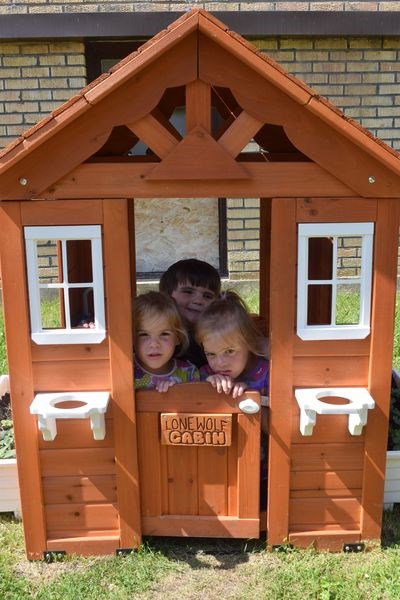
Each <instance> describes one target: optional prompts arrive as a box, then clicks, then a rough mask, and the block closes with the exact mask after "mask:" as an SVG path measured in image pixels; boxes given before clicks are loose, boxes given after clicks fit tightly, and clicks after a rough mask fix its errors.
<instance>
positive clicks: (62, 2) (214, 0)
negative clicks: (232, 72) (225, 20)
mask: <svg viewBox="0 0 400 600" xmlns="http://www.w3.org/2000/svg"><path fill="white" fill-rule="evenodd" d="M192 7H200V8H205V9H206V10H210V11H213V10H214V11H219V10H233V11H237V10H243V11H247V10H276V11H292V10H302V11H326V12H329V11H346V10H347V11H352V12H353V11H361V10H362V11H393V10H400V1H396V0H386V1H385V0H383V1H375V2H374V1H370V0H353V1H352V0H350V1H348V0H347V1H340V0H336V1H335V0H329V1H328V0H319V1H312V0H311V1H300V0H299V1H294V0H271V1H269V2H266V1H265V0H252V1H251V2H241V1H238V2H233V1H232V0H208V1H204V0H169V1H168V0H148V1H147V2H143V1H141V0H131V2H128V1H127V0H96V2H93V1H92V0H25V1H24V0H0V14H1V13H3V14H7V13H8V14H33V13H50V12H52V13H72V12H133V11H136V12H140V11H151V10H153V11H180V10H186V9H187V8H192Z"/></svg>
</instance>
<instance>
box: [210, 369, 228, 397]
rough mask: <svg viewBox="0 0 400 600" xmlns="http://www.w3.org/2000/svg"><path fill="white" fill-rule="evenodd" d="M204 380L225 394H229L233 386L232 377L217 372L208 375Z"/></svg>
mask: <svg viewBox="0 0 400 600" xmlns="http://www.w3.org/2000/svg"><path fill="white" fill-rule="evenodd" d="M206 381H208V382H209V383H211V385H212V386H213V387H214V388H215V389H216V390H217V392H218V393H219V394H220V393H221V392H224V393H225V394H230V392H231V389H232V386H233V379H232V377H229V375H220V374H219V373H215V375H209V376H208V377H207V379H206Z"/></svg>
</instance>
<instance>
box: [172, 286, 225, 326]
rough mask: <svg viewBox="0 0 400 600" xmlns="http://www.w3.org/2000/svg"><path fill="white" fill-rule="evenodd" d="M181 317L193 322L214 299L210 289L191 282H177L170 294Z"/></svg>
mask: <svg viewBox="0 0 400 600" xmlns="http://www.w3.org/2000/svg"><path fill="white" fill-rule="evenodd" d="M171 296H172V298H173V299H174V300H175V302H176V305H177V307H178V310H179V313H180V315H181V317H183V318H184V319H185V320H186V321H188V322H189V323H195V322H196V321H197V319H198V318H199V316H200V315H201V313H202V312H203V310H204V309H205V308H207V306H208V305H209V304H210V303H211V302H212V301H213V300H214V298H215V294H214V292H213V291H212V290H210V289H209V288H206V287H202V286H200V285H192V284H191V283H188V282H186V283H179V284H178V287H177V288H176V290H174V291H173V292H172V294H171Z"/></svg>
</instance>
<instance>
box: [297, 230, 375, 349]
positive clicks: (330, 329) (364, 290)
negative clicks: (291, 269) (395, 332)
mask: <svg viewBox="0 0 400 600" xmlns="http://www.w3.org/2000/svg"><path fill="white" fill-rule="evenodd" d="M373 235H374V224H373V223H301V224H299V227H298V267H297V335H298V336H299V337H300V338H301V339H302V340H344V339H349V340H350V339H363V338H366V337H367V336H368V335H369V334H370V330H371V327H370V318H371V293H372V259H373ZM344 236H354V237H361V240H362V248H361V267H360V269H361V273H360V277H357V278H356V277H346V278H344V277H341V278H338V277H337V240H338V238H342V237H344ZM323 237H332V238H334V248H333V258H332V278H331V279H319V280H315V279H313V280H309V279H308V246H309V244H308V240H309V239H310V238H323ZM318 284H320V285H324V284H327V285H331V286H332V314H331V324H330V325H308V324H307V309H308V306H307V303H308V287H309V285H318ZM340 284H357V285H359V286H360V319H359V322H358V323H357V324H351V325H336V323H335V320H336V290H337V286H338V285H340Z"/></svg>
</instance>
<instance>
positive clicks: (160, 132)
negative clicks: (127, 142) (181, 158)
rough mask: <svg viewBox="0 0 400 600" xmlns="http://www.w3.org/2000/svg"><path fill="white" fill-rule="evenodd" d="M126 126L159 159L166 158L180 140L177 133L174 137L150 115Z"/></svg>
mask: <svg viewBox="0 0 400 600" xmlns="http://www.w3.org/2000/svg"><path fill="white" fill-rule="evenodd" d="M126 126H127V127H129V129H130V130H131V131H133V133H134V134H135V135H137V137H138V138H139V139H140V140H141V141H142V142H144V143H145V144H146V145H147V146H148V147H149V148H151V149H152V150H153V152H154V153H155V154H157V156H158V157H159V158H164V157H165V156H167V155H168V154H169V153H170V152H171V150H172V149H173V148H174V147H175V146H176V145H177V144H178V142H179V139H180V136H179V134H178V132H176V133H177V134H178V135H174V134H173V133H172V132H171V131H169V130H168V129H167V128H166V127H164V125H162V124H161V123H160V121H159V120H158V119H156V118H155V117H154V116H153V115H152V114H150V113H149V114H147V115H145V116H144V117H142V118H141V119H139V120H138V121H135V122H134V123H127V124H126Z"/></svg>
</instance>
